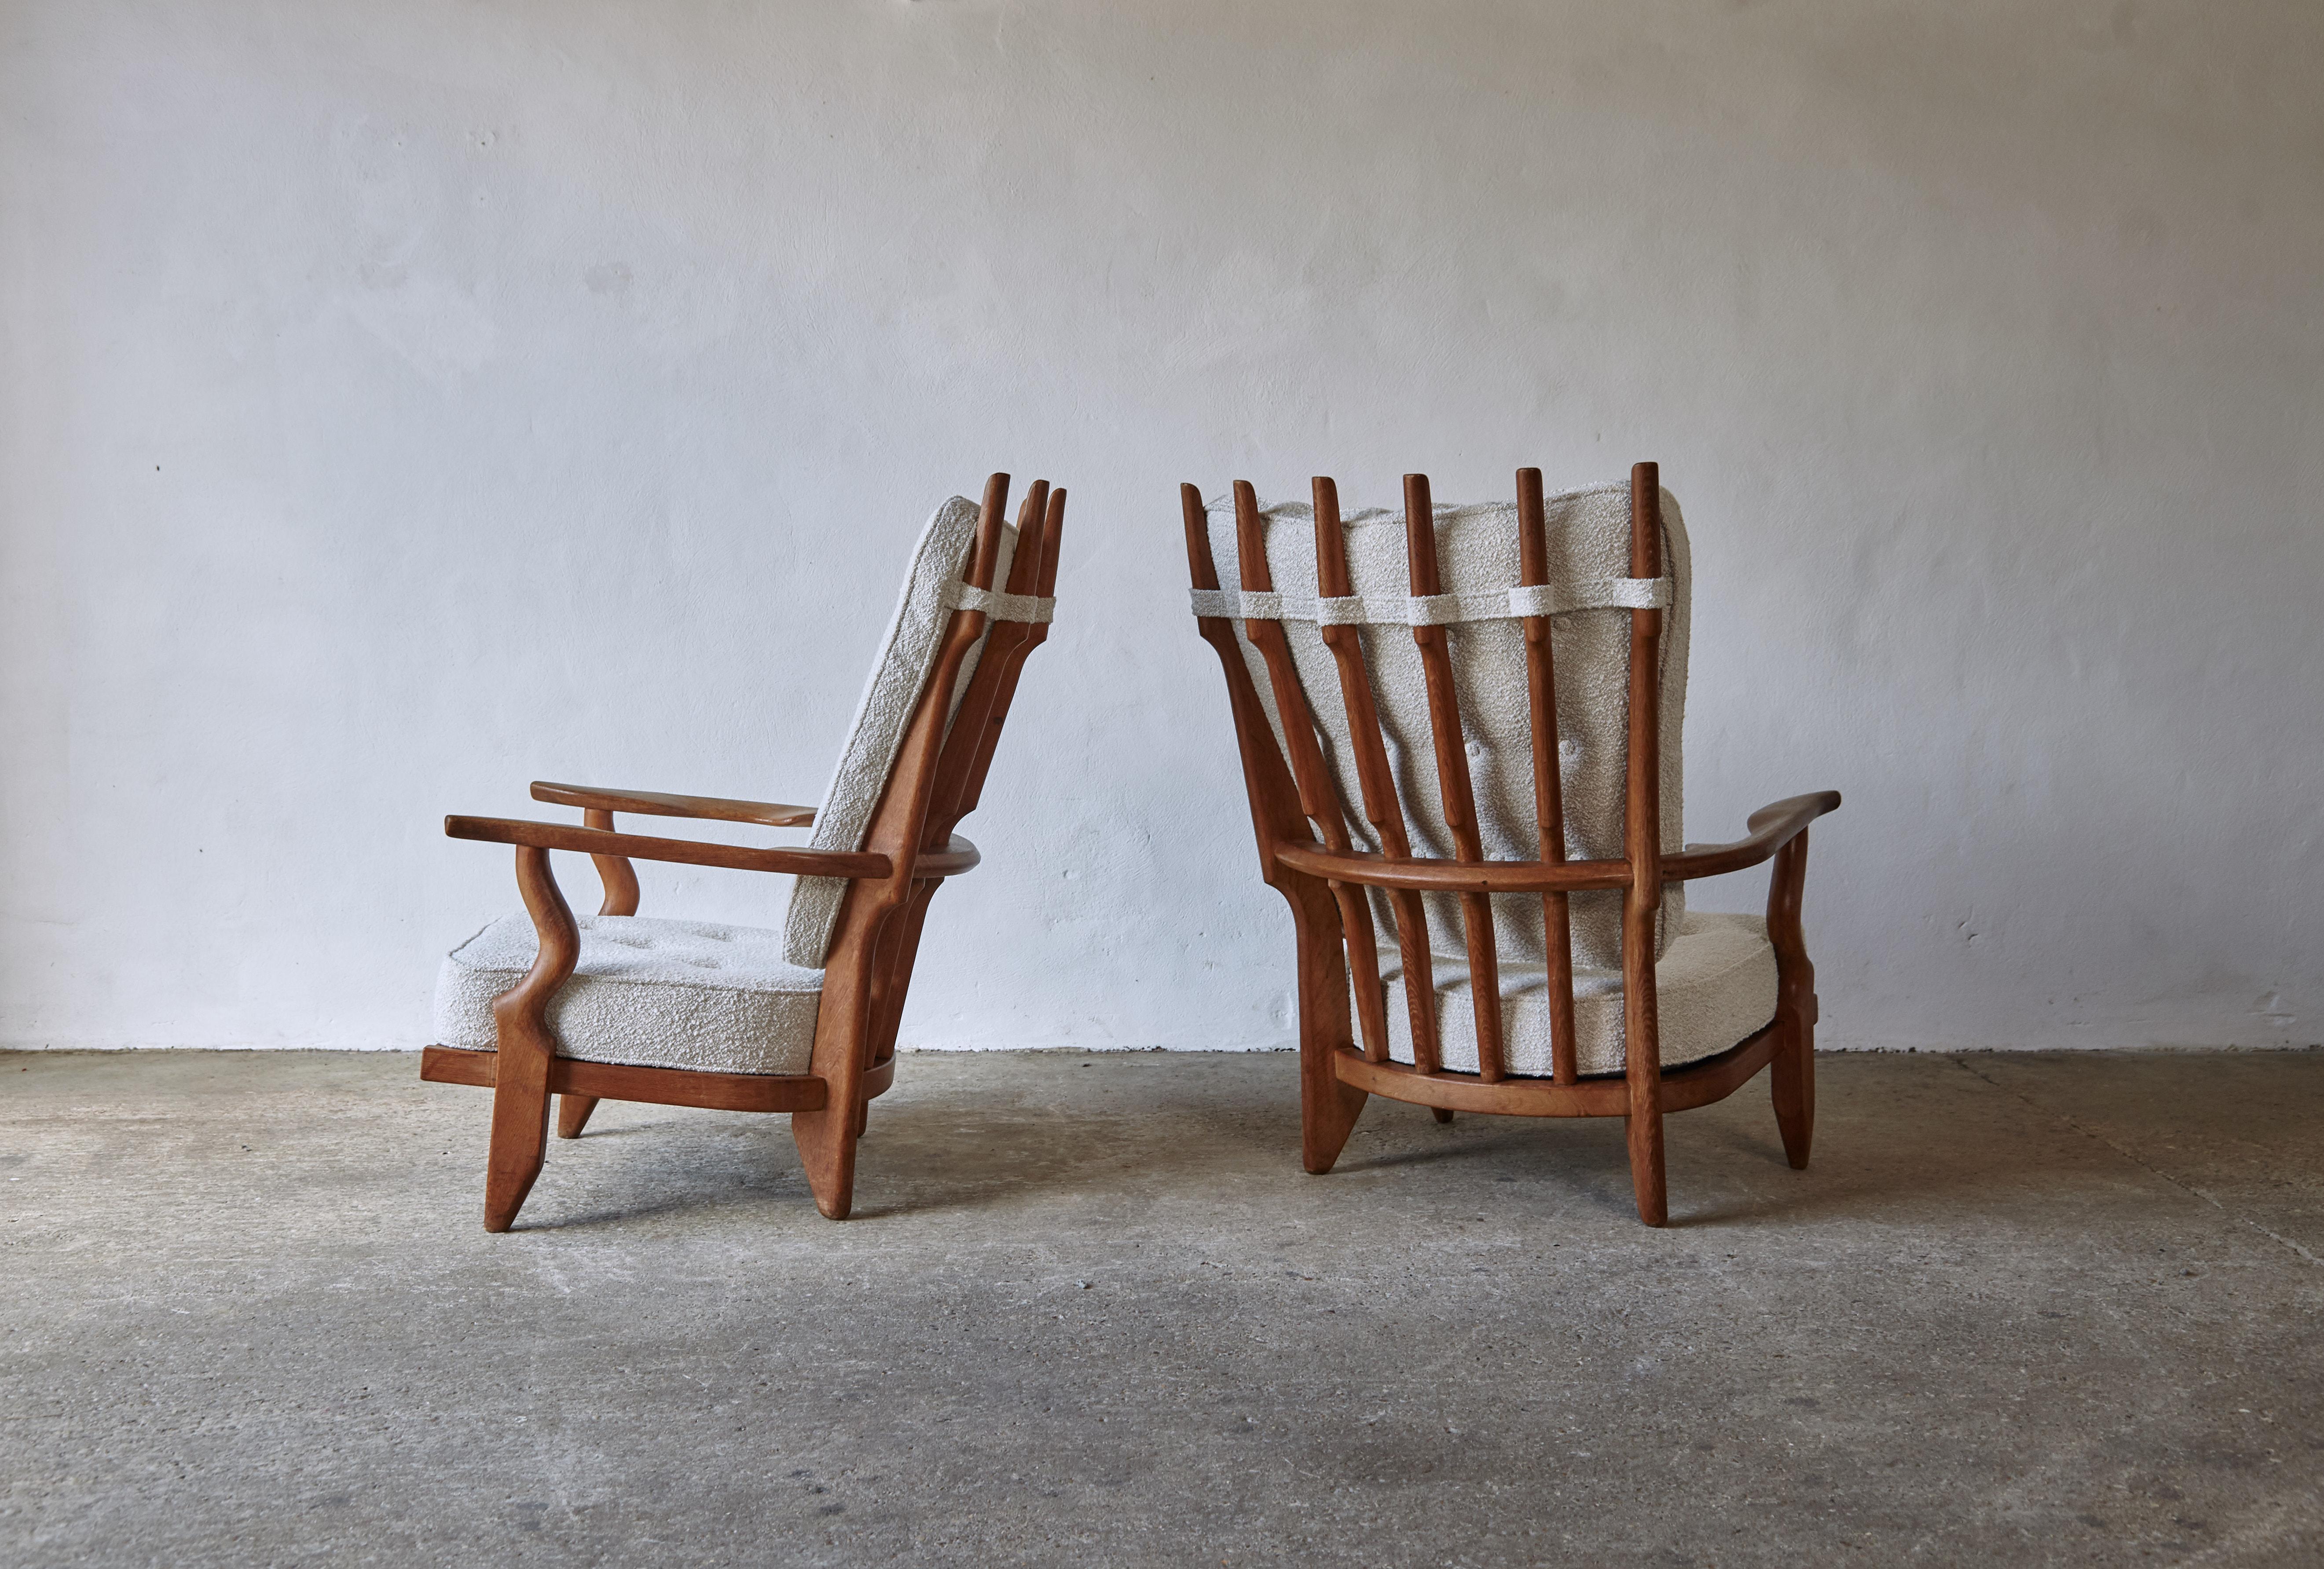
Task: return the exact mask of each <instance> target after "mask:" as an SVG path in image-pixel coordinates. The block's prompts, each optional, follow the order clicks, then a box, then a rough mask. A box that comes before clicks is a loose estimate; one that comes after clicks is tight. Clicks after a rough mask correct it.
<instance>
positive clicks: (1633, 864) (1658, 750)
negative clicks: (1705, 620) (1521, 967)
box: [1622, 463, 1670, 1225]
mask: <svg viewBox="0 0 2324 1569" xmlns="http://www.w3.org/2000/svg"><path fill="white" fill-rule="evenodd" d="M1662 552H1663V513H1662V473H1661V470H1660V468H1659V467H1658V466H1657V465H1656V464H1654V463H1637V464H1635V465H1633V466H1632V468H1631V470H1630V575H1631V576H1632V577H1639V578H1657V577H1660V576H1661V575H1662ZM1662 631H1663V613H1662V611H1660V610H1632V611H1631V612H1630V734H1629V763H1628V783H1627V787H1626V789H1625V791H1624V812H1623V819H1622V854H1623V857H1624V858H1625V859H1627V860H1628V862H1629V863H1630V886H1629V888H1628V892H1627V893H1626V894H1625V895H1624V898H1623V904H1622V1054H1623V1060H1624V1064H1623V1070H1624V1076H1625V1077H1626V1078H1628V1083H1629V1091H1630V1094H1629V1144H1630V1180H1631V1183H1632V1185H1633V1186H1634V1187H1635V1188H1637V1196H1638V1218H1639V1219H1640V1220H1643V1221H1645V1222H1646V1224H1647V1225H1663V1224H1664V1223H1665V1221H1667V1220H1668V1219H1669V1217H1670V1203H1669V1197H1668V1193H1667V1189H1666V1188H1665V1184H1664V1176H1663V1114H1662V1077H1663V1065H1662V1039H1661V1032H1660V1029H1659V1027H1658V1025H1659V1021H1658V1019H1657V1016H1656V1011H1655V916H1656V914H1657V913H1659V912H1660V910H1661V909H1662V902H1663V849H1662V845H1663V840H1662V744H1661V737H1662V712H1661V708H1662V701H1661V700H1662V660H1661V652H1662Z"/></svg>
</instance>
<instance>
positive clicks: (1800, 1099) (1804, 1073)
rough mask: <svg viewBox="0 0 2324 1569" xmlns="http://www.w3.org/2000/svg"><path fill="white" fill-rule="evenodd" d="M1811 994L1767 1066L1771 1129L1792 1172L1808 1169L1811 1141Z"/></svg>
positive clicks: (1812, 999)
mask: <svg viewBox="0 0 2324 1569" xmlns="http://www.w3.org/2000/svg"><path fill="white" fill-rule="evenodd" d="M1815 1015H1816V1003H1815V994H1814V993H1813V992H1810V993H1809V994H1808V996H1807V998H1806V1001H1805V1005H1804V1006H1803V1007H1802V1008H1801V1009H1800V1010H1799V1011H1798V1012H1796V1013H1794V1014H1793V1015H1792V1018H1791V1021H1790V1023H1788V1025H1787V1026H1786V1028H1785V1029H1784V1032H1783V1033H1784V1039H1783V1043H1782V1044H1781V1045H1779V1046H1778V1047H1776V1048H1775V1061H1774V1062H1773V1063H1771V1064H1770V1065H1769V1068H1770V1072H1769V1075H1768V1077H1769V1078H1770V1079H1771V1080H1772V1082H1773V1085H1774V1088H1775V1126H1776V1127H1778V1128H1779V1129H1781V1130H1782V1131H1783V1134H1784V1159H1785V1160H1787V1161H1790V1162H1791V1163H1792V1169H1793V1170H1795V1171H1804V1170H1807V1169H1808V1146H1809V1145H1810V1144H1812V1143H1813V1142H1815Z"/></svg>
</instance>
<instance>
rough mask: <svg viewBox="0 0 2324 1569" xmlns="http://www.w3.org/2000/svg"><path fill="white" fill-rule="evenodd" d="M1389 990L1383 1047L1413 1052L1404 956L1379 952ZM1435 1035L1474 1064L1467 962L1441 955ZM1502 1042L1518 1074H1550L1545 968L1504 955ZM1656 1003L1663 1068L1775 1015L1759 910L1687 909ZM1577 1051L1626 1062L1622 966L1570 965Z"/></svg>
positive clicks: (1579, 1057)
mask: <svg viewBox="0 0 2324 1569" xmlns="http://www.w3.org/2000/svg"><path fill="white" fill-rule="evenodd" d="M1379 965H1380V977H1381V979H1382V982H1383V984H1384V986H1385V987H1386V989H1387V993H1388V1056H1389V1057H1390V1058H1391V1059H1393V1060H1396V1061H1397V1062H1410V1061H1411V1060H1413V1059H1412V1015H1411V1013H1410V1012H1409V1011H1408V1009H1407V1008H1406V1002H1405V991H1404V968H1403V961H1402V959H1400V958H1399V957H1398V956H1397V950H1395V949H1394V948H1393V947H1390V948H1388V949H1385V950H1382V951H1381V953H1380V959H1379ZM1434 969H1435V974H1436V1041H1437V1047H1436V1049H1437V1053H1438V1059H1439V1064H1440V1066H1442V1067H1444V1068H1448V1069H1452V1070H1453V1071H1455V1072H1458V1073H1474V1072H1476V1071H1477V1013H1476V1005H1475V1003H1474V1001H1473V1000H1472V998H1471V993H1470V990H1469V967H1468V965H1467V964H1466V963H1465V962H1460V961H1450V960H1437V961H1435V963H1434ZM1500 982H1501V988H1500V989H1501V1051H1502V1056H1503V1060H1505V1061H1506V1062H1507V1064H1508V1070H1509V1071H1510V1072H1511V1073H1515V1074H1524V1075H1536V1076H1539V1077H1542V1078H1547V1077H1548V1075H1549V1070H1550V1066H1551V1064H1550V1033H1549V971H1548V970H1547V969H1546V968H1544V967H1543V966H1540V965H1513V964H1510V963H1508V962H1506V961H1504V962H1503V963H1502V965H1501V967H1500ZM1774 1017H1775V949H1774V947H1773V946H1771V945H1770V944H1769V943H1768V941H1767V927H1766V922H1764V921H1762V920H1761V919H1760V918H1759V917H1758V916H1757V915H1711V914H1705V913H1701V912H1698V911H1692V910H1690V911H1689V912H1687V913H1686V914H1685V915H1684V916H1683V917H1682V918H1681V919H1680V921H1679V932H1678V937H1677V939H1676V940H1674V942H1672V943H1671V945H1670V946H1669V947H1668V948H1666V949H1665V950H1663V956H1662V958H1661V959H1658V960H1656V961H1655V1021H1656V1027H1657V1031H1658V1032H1659V1034H1660V1037H1661V1040H1662V1060H1663V1065H1664V1066H1665V1067H1666V1068H1675V1067H1677V1066H1678V1065H1679V1064H1681V1063H1683V1062H1693V1061H1697V1060H1701V1059H1702V1058H1705V1057H1714V1056H1716V1055H1718V1054H1719V1053H1720V1052H1721V1051H1726V1050H1727V1049H1728V1048H1729V1046H1732V1045H1734V1044H1735V1043H1736V1042H1737V1041H1740V1040H1742V1039H1743V1038H1744V1037H1745V1036H1747V1035H1749V1034H1751V1033H1752V1032H1755V1031H1757V1029H1758V1028H1759V1026H1760V1025H1762V1024H1764V1023H1766V1022H1767V1021H1768V1020H1769V1019H1772V1018H1774ZM1573 1026H1574V1029H1573V1033H1574V1059H1575V1062H1576V1065H1577V1067H1578V1068H1579V1069H1580V1070H1581V1071H1582V1072H1583V1073H1585V1074H1589V1073H1619V1072H1621V1071H1622V972H1621V971H1619V970H1606V969H1576V970H1575V971H1574V974H1573Z"/></svg>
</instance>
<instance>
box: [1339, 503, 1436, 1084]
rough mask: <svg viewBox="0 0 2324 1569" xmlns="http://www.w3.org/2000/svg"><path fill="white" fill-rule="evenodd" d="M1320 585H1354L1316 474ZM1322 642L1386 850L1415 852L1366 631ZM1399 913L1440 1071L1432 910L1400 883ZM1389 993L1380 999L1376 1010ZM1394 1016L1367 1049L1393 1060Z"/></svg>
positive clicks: (1419, 1042)
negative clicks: (1383, 728)
mask: <svg viewBox="0 0 2324 1569" xmlns="http://www.w3.org/2000/svg"><path fill="white" fill-rule="evenodd" d="M1315 588H1316V592H1318V593H1321V594H1323V595H1324V596H1326V597H1328V598H1331V599H1342V598H1345V597H1346V596H1347V595H1349V594H1351V593H1353V592H1355V590H1354V589H1353V587H1352V586H1351V584H1350V583H1349V580H1348V541H1347V536H1346V535H1345V533H1344V532H1342V527H1341V523H1340V488H1339V486H1337V485H1336V484H1334V483H1333V482H1332V481H1331V480H1329V479H1327V478H1324V477H1323V476H1320V475H1319V476H1318V477H1317V478H1316V480H1315ZM1323 646H1324V647H1327V648H1329V649H1331V651H1332V658H1333V662H1334V663H1335V664H1337V665H1338V666H1339V670H1340V696H1341V701H1342V704H1343V705H1344V706H1345V707H1346V709H1347V711H1348V734H1349V737H1350V739H1351V743H1352V745H1353V747H1354V748H1355V754H1356V778H1357V782H1358V784H1359V785H1360V788H1361V792H1362V796H1363V803H1364V816H1365V817H1366V818H1367V819H1368V820H1369V821H1370V823H1371V825H1372V828H1373V830H1374V831H1375V832H1377V833H1378V834H1379V841H1380V849H1382V850H1383V851H1385V852H1386V853H1387V854H1388V855H1390V856H1394V857H1397V858H1408V857H1410V855H1411V854H1412V840H1411V838H1410V836H1409V835H1408V834H1407V833H1406V831H1405V823H1404V803H1402V802H1401V801H1399V800H1398V799H1397V794H1396V773H1395V771H1394V770H1393V769H1391V768H1390V767H1389V766H1388V745H1387V742H1386V741H1385V740H1384V739H1382V737H1381V733H1380V722H1379V706H1378V704H1377V703H1375V702H1373V699H1372V678H1371V670H1370V667H1369V665H1366V664H1365V662H1364V640H1363V632H1362V629H1360V628H1357V627H1325V628H1323ZM1388 908H1389V910H1390V911H1392V912H1393V913H1394V914H1395V917H1396V939H1397V950H1398V952H1399V953H1401V955H1402V956H1403V960H1404V999H1405V1013H1406V1017H1407V1018H1408V1019H1409V1020H1410V1022H1411V1025H1412V1058H1413V1065H1414V1066H1415V1067H1416V1068H1418V1069H1421V1071H1423V1072H1424V1073H1434V1072H1435V1071H1436V1070H1437V1066H1438V1059H1437V1054H1436V976H1435V966H1434V963H1433V962H1432V961H1431V959H1429V956H1428V912H1427V907H1426V906H1425V905H1424V904H1422V903H1421V902H1420V895H1418V894H1416V893H1414V892H1413V891H1412V890H1410V889H1408V888H1406V889H1397V890H1394V891H1392V892H1391V893H1390V894H1389V895H1388ZM1384 1002H1385V999H1380V1000H1379V1001H1377V1002H1375V1004H1374V1006H1375V1008H1376V1009H1378V1008H1380V1007H1382V1005H1384ZM1387 1034H1388V1021H1387V1019H1386V1018H1385V1017H1383V1018H1381V1020H1380V1021H1379V1039H1378V1040H1377V1041H1375V1038H1374V1036H1373V1033H1372V1021H1371V1018H1370V1015H1369V1014H1366V1016H1365V1019H1364V1055H1365V1056H1367V1057H1369V1058H1370V1059H1371V1060H1373V1061H1374V1062H1385V1061H1387V1060H1388V1041H1387Z"/></svg>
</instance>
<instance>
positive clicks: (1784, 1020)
mask: <svg viewBox="0 0 2324 1569" xmlns="http://www.w3.org/2000/svg"><path fill="white" fill-rule="evenodd" d="M1807 876H1808V836H1807V834H1806V832H1805V831H1804V830H1803V831H1802V832H1800V833H1799V834H1797V835H1795V836H1794V838H1793V839H1792V840H1791V842H1790V843H1788V844H1786V845H1784V848H1783V849H1779V850H1777V851H1776V852H1775V867H1773V869H1772V871H1771V873H1770V875H1769V876H1768V878H1767V940H1769V941H1770V942H1773V943H1774V944H1775V977H1776V979H1775V1027H1776V1029H1777V1031H1778V1032H1780V1034H1781V1037H1782V1038H1781V1040H1780V1041H1778V1042H1777V1044H1776V1047H1775V1062H1774V1063H1773V1064H1772V1067H1773V1071H1772V1072H1770V1073H1769V1074H1768V1076H1767V1078H1768V1081H1769V1083H1770V1084H1771V1086H1772V1087H1773V1088H1774V1090H1775V1125H1776V1126H1777V1127H1778V1128H1780V1129H1782V1130H1783V1134H1784V1159H1786V1160H1788V1161H1791V1163H1792V1169H1793V1170H1797V1171H1804V1170H1807V1165H1808V1145H1809V1144H1810V1143H1811V1142H1812V1141H1813V1140H1814V1137H1815V1026H1816V1012H1817V1010H1816V994H1815V966H1814V965H1813V964H1812V963H1810V962H1809V961H1808V947H1807V939H1806V938H1805V936H1804V935H1803V934H1802V932H1801V931H1800V902H1801V898H1802V896H1803V894H1804V892H1805V890H1806V885H1807Z"/></svg>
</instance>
